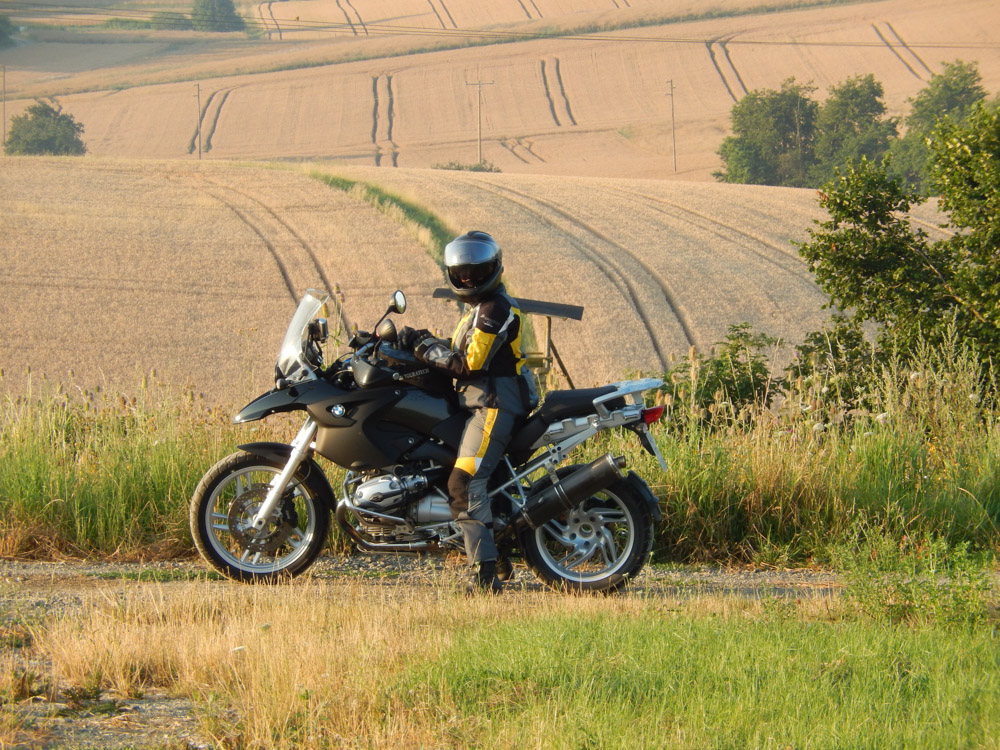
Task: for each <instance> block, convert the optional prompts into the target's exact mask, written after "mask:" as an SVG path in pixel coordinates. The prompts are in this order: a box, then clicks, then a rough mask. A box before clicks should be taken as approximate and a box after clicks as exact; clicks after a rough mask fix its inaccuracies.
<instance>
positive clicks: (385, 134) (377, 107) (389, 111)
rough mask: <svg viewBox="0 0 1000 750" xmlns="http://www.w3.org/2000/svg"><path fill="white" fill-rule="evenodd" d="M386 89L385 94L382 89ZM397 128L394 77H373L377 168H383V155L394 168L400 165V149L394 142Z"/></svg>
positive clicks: (373, 121) (373, 134)
mask: <svg viewBox="0 0 1000 750" xmlns="http://www.w3.org/2000/svg"><path fill="white" fill-rule="evenodd" d="M382 87H384V89H385V90H384V93H380V88H382ZM394 126H395V96H394V94H393V90H392V75H391V74H386V75H373V76H372V145H373V146H374V147H375V166H376V167H380V166H382V156H383V153H388V154H389V155H390V157H391V159H392V166H394V167H395V166H398V164H399V147H398V146H397V145H396V143H395V141H393V140H392V130H393V127H394Z"/></svg>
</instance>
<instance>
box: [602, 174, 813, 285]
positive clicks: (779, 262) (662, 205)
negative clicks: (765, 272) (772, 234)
mask: <svg viewBox="0 0 1000 750" xmlns="http://www.w3.org/2000/svg"><path fill="white" fill-rule="evenodd" d="M607 190H608V191H609V192H615V193H618V194H619V195H622V196H625V197H627V198H629V199H630V200H634V199H636V198H639V199H640V200H642V201H644V202H645V203H646V205H647V206H648V207H649V208H651V209H653V210H654V211H656V212H657V213H661V214H664V215H665V216H670V217H671V218H674V219H680V220H681V221H684V222H686V223H688V224H690V225H691V226H694V227H696V228H699V229H703V230H705V231H708V232H711V233H712V234H714V235H715V236H716V237H718V238H719V239H721V240H724V241H726V242H727V243H733V242H734V236H735V237H738V238H741V239H743V240H749V241H750V243H749V244H747V245H743V244H740V243H738V242H737V243H734V244H737V245H739V246H740V247H741V248H743V249H745V250H747V251H748V252H749V253H750V254H751V255H754V256H756V257H757V258H759V259H760V260H761V261H763V262H764V263H766V264H767V265H769V266H773V267H774V268H775V269H777V270H779V271H781V272H782V273H785V274H788V275H789V276H793V277H795V278H797V279H798V280H800V281H802V282H803V283H804V284H805V285H806V286H808V287H809V288H815V286H816V282H815V280H814V279H813V276H812V274H811V273H810V271H809V268H808V266H807V265H806V264H805V262H804V261H802V260H801V259H799V257H798V255H793V254H792V253H790V252H789V251H788V249H787V248H784V247H782V246H781V245H778V244H776V243H774V242H773V241H771V240H769V239H767V238H765V237H760V236H759V235H755V234H751V233H750V232H747V231H746V230H744V229H741V228H739V227H737V226H733V225H732V224H727V223H725V222H724V221H719V220H718V219H716V218H714V217H712V216H709V215H707V214H703V213H701V212H700V211H695V210H694V209H692V208H688V207H687V206H683V205H681V204H679V203H674V202H672V201H668V200H666V199H664V198H661V197H659V196H654V195H647V194H645V193H641V192H638V191H634V190H627V189H625V188H613V187H609V188H607ZM692 217H693V218H692ZM756 247H763V248H768V249H769V250H770V252H763V251H762V250H759V249H756Z"/></svg>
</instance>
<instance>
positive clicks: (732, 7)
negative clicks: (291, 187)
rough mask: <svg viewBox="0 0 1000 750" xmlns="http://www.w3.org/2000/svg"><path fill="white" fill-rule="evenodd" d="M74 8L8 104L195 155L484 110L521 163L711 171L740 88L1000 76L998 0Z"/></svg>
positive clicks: (478, 115) (379, 136)
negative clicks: (152, 15) (178, 24)
mask: <svg viewBox="0 0 1000 750" xmlns="http://www.w3.org/2000/svg"><path fill="white" fill-rule="evenodd" d="M77 5H78V6H79V7H78V8H77V9H76V11H75V12H73V13H68V12H64V13H63V14H61V15H59V16H58V17H56V18H55V19H53V18H52V17H51V15H50V16H44V17H42V16H41V14H40V13H39V14H36V15H35V16H31V14H30V13H28V11H22V12H23V13H25V16H26V17H25V23H35V24H39V23H42V22H46V23H48V24H49V26H32V27H31V28H32V29H35V30H34V31H32V32H30V33H28V32H26V34H25V36H24V39H22V43H21V44H19V45H18V46H17V47H14V48H11V49H6V50H0V63H3V64H4V65H5V66H6V69H7V86H8V89H7V98H8V102H7V108H6V111H7V116H8V118H9V117H12V116H14V115H16V114H18V113H19V112H21V111H23V109H24V107H26V106H27V105H28V104H30V103H31V101H32V97H35V96H41V95H47V96H57V98H58V101H59V103H60V104H61V105H62V106H63V108H64V110H65V111H66V112H69V113H71V114H73V115H74V117H76V118H77V119H78V120H79V121H80V122H82V123H83V124H84V125H85V128H86V131H85V134H84V137H85V141H86V143H87V146H88V149H89V151H90V153H91V154H93V155H95V156H101V157H114V158H156V159H197V158H198V155H199V148H198V142H199V136H200V141H201V156H202V157H203V158H204V159H227V160H230V159H261V160H273V159H279V160H333V161H336V162H337V163H340V164H344V163H346V164H352V165H368V166H380V167H384V168H392V167H398V168H424V167H429V166H432V165H434V164H439V163H447V162H452V161H454V162H461V163H465V164H471V163H473V162H476V161H477V160H478V154H479V147H480V139H479V134H480V123H481V133H482V142H481V145H482V153H483V157H484V159H486V160H487V161H490V162H492V163H494V164H496V165H497V166H498V167H500V168H501V169H502V170H503V171H504V172H505V173H523V174H549V175H576V176H602V177H638V178H658V179H673V178H679V179H683V180H697V181H704V180H710V179H711V173H712V172H713V171H714V170H716V169H718V168H719V166H720V162H719V158H718V156H717V154H716V152H717V150H718V147H719V144H720V143H721V141H722V138H723V137H724V136H725V134H726V132H727V127H728V122H729V113H730V110H731V108H732V105H733V103H734V102H735V101H737V100H738V99H739V98H740V97H742V96H743V95H744V94H745V93H746V92H747V91H749V90H753V89H756V88H762V87H768V88H774V87H777V86H779V85H780V83H781V82H782V81H783V80H785V79H787V78H789V77H792V76H794V77H796V78H797V80H799V81H802V82H812V83H813V84H814V85H815V86H817V88H818V92H817V93H818V95H824V94H825V92H826V90H827V89H828V88H829V87H830V86H831V85H833V84H836V83H839V82H841V81H843V80H844V79H846V78H847V77H849V76H851V75H857V74H864V73H874V74H875V75H876V76H877V77H878V79H879V80H880V81H881V82H882V83H883V84H884V86H885V98H886V103H887V106H888V108H889V111H890V113H891V114H894V115H900V114H903V113H904V112H905V110H906V100H907V98H908V97H911V96H913V95H914V94H915V93H916V92H917V91H919V90H920V89H921V88H922V87H923V86H925V85H926V83H927V81H928V80H929V78H930V76H931V74H932V73H933V72H936V71H939V70H940V69H941V63H942V62H946V61H952V60H954V59H956V58H961V59H964V60H970V61H975V62H977V63H978V65H979V69H980V71H981V73H982V76H983V82H984V85H985V86H986V88H987V89H988V90H990V91H996V90H998V89H1000V46H998V44H997V42H996V40H995V38H994V36H993V33H992V31H991V29H995V28H997V27H998V25H1000V6H998V5H997V4H996V3H995V2H992V0H959V1H958V2H953V3H949V4H948V6H947V9H946V10H943V9H942V8H941V6H940V4H939V3H933V2H930V0H884V1H882V2H870V3H842V2H841V3H836V4H833V5H823V4H820V7H806V8H803V9H790V10H787V11H785V12H777V11H779V10H782V9H783V8H786V7H788V6H795V5H799V3H792V2H785V1H783V0H782V1H779V0H775V2H772V3H770V4H767V5H760V4H754V3H751V2H746V0H716V2H712V3H707V4H701V3H698V4H695V3H691V2H679V1H678V0H673V1H672V2H664V3H660V2H653V1H652V0H645V1H642V0H603V1H601V2H599V1H598V0H523V1H522V0H505V1H504V2H497V3H481V2H478V0H447V1H446V2H445V1H444V0H372V1H371V2H370V3H365V4H361V3H353V4H351V3H346V2H336V3H335V2H332V0H308V2H307V1H306V0H290V1H289V2H280V3H279V2H275V3H271V2H266V3H261V4H260V5H253V6H245V8H244V9H245V12H246V13H247V15H248V16H251V17H252V19H255V21H254V22H255V23H256V25H257V26H258V27H259V29H258V30H259V35H258V38H256V39H247V38H246V36H245V35H244V34H217V35H210V34H199V33H194V32H162V31H160V32H156V31H145V32H125V31H122V32H114V31H111V30H108V29H106V28H104V27H101V26H99V25H97V24H100V23H104V22H105V21H106V20H107V19H108V18H111V17H115V16H116V15H118V16H121V15H125V16H126V17H127V16H128V14H129V13H132V14H133V15H134V14H137V13H138V14H140V15H141V13H143V12H144V13H145V15H146V17H148V16H149V12H150V11H149V10H148V9H152V8H158V7H167V8H176V7H177V6H176V4H175V5H171V4H169V3H152V4H150V3H146V4H142V5H141V6H138V7H140V8H142V9H146V10H144V11H140V10H135V7H136V6H132V5H126V4H124V3H120V2H117V3H116V2H110V1H108V0H94V1H93V2H90V3H83V2H82V1H81V2H79V3H78V4H77ZM813 5H816V4H813ZM755 7H756V8H758V12H751V13H748V11H750V10H752V9H753V8H755ZM123 8H124V9H123ZM765 8H766V9H767V10H768V11H769V12H763V9H765ZM129 9H131V10H129ZM716 15H718V16H719V17H713V16H716ZM685 18H686V19H700V20H686V21H684V22H667V21H663V22H659V21H657V19H685ZM647 23H653V24H654V25H649V26H646V25H642V24H647ZM88 24H89V25H88ZM513 40H517V41H513ZM447 47H457V48H455V49H442V48H447ZM435 50H436V51H435ZM478 84H482V86H479V85H478ZM671 87H672V88H671ZM480 93H481V94H482V107H481V109H480V106H479V104H480V99H479V94H480ZM671 94H672V95H671ZM675 142H676V164H677V169H676V172H675V171H674V166H673V162H674V156H675V154H674V143H675Z"/></svg>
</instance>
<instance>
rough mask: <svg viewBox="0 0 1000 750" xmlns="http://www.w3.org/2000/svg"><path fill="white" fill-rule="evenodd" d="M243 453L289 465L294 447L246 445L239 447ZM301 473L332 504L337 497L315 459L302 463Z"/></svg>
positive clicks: (262, 444)
mask: <svg viewBox="0 0 1000 750" xmlns="http://www.w3.org/2000/svg"><path fill="white" fill-rule="evenodd" d="M238 447H239V449H240V450H241V451H244V452H245V453H249V454H250V455H251V456H257V457H258V458H263V459H264V460H265V461H273V462H274V463H278V464H282V463H287V462H288V459H289V458H290V457H291V455H292V446H290V445H286V444H285V443H246V444H244V445H241V446H238ZM299 471H300V472H302V474H303V481H305V482H307V483H308V484H309V485H310V486H311V487H312V488H313V489H314V490H317V491H320V492H322V493H323V495H324V496H326V498H327V499H328V501H329V502H330V504H331V505H332V504H333V500H334V498H335V497H336V496H335V495H334V494H333V487H332V486H331V485H330V480H329V479H327V478H326V474H325V473H324V471H323V470H322V469H321V468H320V466H319V464H317V463H316V462H315V461H314V460H313V459H311V458H307V459H306V460H305V461H303V462H302V465H301V466H300V467H299Z"/></svg>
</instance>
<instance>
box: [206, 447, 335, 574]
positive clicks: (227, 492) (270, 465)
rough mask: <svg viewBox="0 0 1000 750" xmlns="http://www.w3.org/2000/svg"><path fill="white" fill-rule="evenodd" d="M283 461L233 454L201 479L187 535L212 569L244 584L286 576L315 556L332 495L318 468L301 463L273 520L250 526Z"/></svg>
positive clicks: (322, 542)
mask: <svg viewBox="0 0 1000 750" xmlns="http://www.w3.org/2000/svg"><path fill="white" fill-rule="evenodd" d="M283 468H284V463H283V462H280V461H273V460H270V459H267V458H261V457H260V456H254V455H250V454H249V453H234V454H232V455H230V456H227V457H226V458H224V459H222V460H221V461H219V462H218V463H217V464H216V465H215V466H213V467H212V468H211V469H209V471H208V473H207V474H205V476H204V477H202V479H201V481H200V482H199V483H198V487H197V489H196V490H195V491H194V495H193V497H192V498H191V509H190V523H191V536H192V537H193V538H194V543H195V546H196V547H197V548H198V551H199V552H200V553H201V554H202V557H204V558H205V559H206V560H207V561H208V562H209V563H210V564H211V565H212V567H213V568H215V569H216V570H218V571H219V572H220V573H222V574H223V575H224V576H226V577H228V578H232V579H233V580H236V581H242V582H244V583H261V582H273V581H276V580H280V579H283V578H291V577H294V576H296V575H298V574H300V573H301V572H302V571H304V570H305V569H306V568H308V567H309V566H310V565H312V564H313V562H314V561H315V560H316V558H317V557H318V556H319V554H320V552H322V550H323V546H324V545H325V544H326V538H327V535H328V533H329V531H330V505H331V503H332V498H331V497H328V495H329V490H328V489H327V488H326V487H324V486H323V483H322V482H320V481H317V479H316V477H317V475H319V474H321V471H320V469H319V467H318V466H316V465H314V464H311V463H308V462H307V463H304V464H302V466H300V467H299V470H298V471H297V472H296V473H295V475H294V476H293V477H292V479H291V481H290V482H289V483H288V489H287V490H286V491H285V495H284V498H283V500H282V502H281V504H280V505H279V507H278V510H277V511H276V514H275V515H276V518H275V519H274V520H272V522H271V523H270V525H269V526H268V527H267V528H266V529H264V530H263V531H262V532H260V533H255V532H254V531H253V530H252V528H250V526H249V524H250V521H251V520H252V519H253V516H254V514H255V513H256V510H257V508H259V507H260V504H261V503H262V502H263V500H264V496H265V495H266V494H267V486H268V484H269V483H270V482H271V480H272V479H273V478H274V477H275V476H277V475H278V474H280V473H281V470H282V469H283Z"/></svg>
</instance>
